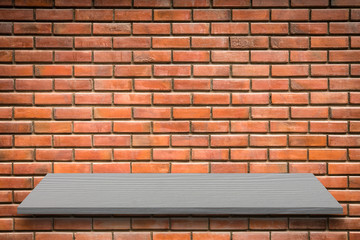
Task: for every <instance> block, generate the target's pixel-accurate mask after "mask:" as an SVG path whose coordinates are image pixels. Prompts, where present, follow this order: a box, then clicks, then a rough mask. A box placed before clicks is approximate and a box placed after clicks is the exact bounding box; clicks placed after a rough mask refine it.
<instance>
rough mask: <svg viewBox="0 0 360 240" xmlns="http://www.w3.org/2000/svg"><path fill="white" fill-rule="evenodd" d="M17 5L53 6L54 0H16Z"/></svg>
mask: <svg viewBox="0 0 360 240" xmlns="http://www.w3.org/2000/svg"><path fill="white" fill-rule="evenodd" d="M15 6H22V7H51V6H52V1H49V0H37V1H31V2H28V1H26V0H16V1H15Z"/></svg>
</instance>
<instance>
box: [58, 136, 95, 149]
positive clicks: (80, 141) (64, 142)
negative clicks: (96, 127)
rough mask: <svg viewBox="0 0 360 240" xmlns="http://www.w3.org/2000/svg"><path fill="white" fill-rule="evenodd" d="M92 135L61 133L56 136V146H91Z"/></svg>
mask: <svg viewBox="0 0 360 240" xmlns="http://www.w3.org/2000/svg"><path fill="white" fill-rule="evenodd" d="M90 146H91V136H90V135H76V136H75V135H63V136H62V135H59V136H54V147H90Z"/></svg>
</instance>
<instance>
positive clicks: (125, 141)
mask: <svg viewBox="0 0 360 240" xmlns="http://www.w3.org/2000/svg"><path fill="white" fill-rule="evenodd" d="M93 139H94V146H101V147H109V146H114V147H124V146H130V136H126V135H125V136H118V135H115V136H113V135H95V136H94V137H93Z"/></svg>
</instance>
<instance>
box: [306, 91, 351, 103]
mask: <svg viewBox="0 0 360 240" xmlns="http://www.w3.org/2000/svg"><path fill="white" fill-rule="evenodd" d="M310 99H311V103H312V104H347V103H348V94H347V93H342V92H337V93H334V92H322V93H320V92H318V93H311V94H310Z"/></svg>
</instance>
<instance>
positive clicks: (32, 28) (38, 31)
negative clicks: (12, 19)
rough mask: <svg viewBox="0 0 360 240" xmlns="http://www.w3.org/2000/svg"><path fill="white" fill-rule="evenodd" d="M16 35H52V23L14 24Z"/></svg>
mask: <svg viewBox="0 0 360 240" xmlns="http://www.w3.org/2000/svg"><path fill="white" fill-rule="evenodd" d="M14 34H34V35H49V34H51V23H14Z"/></svg>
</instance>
